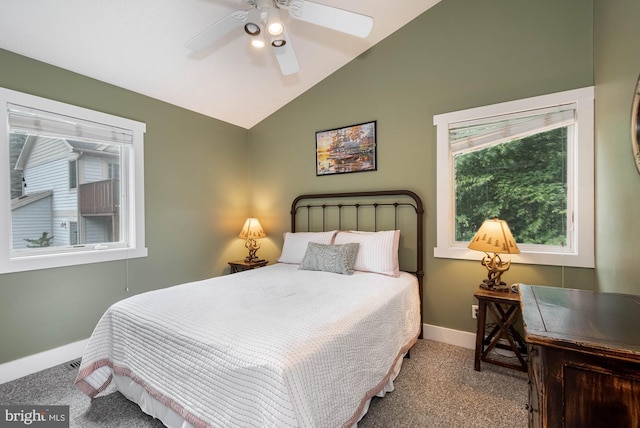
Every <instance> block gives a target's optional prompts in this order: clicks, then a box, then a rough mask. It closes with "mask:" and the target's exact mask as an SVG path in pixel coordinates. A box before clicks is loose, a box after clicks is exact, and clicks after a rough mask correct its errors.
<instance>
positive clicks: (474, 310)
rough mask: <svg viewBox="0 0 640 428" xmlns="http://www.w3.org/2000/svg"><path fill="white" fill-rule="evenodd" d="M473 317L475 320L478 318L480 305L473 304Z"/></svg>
mask: <svg viewBox="0 0 640 428" xmlns="http://www.w3.org/2000/svg"><path fill="white" fill-rule="evenodd" d="M471 318H473V319H474V320H475V319H477V318H478V305H471Z"/></svg>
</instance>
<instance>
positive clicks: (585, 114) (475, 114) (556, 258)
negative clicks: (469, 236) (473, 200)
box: [433, 87, 595, 268]
mask: <svg viewBox="0 0 640 428" xmlns="http://www.w3.org/2000/svg"><path fill="white" fill-rule="evenodd" d="M571 103H575V104H576V115H577V119H576V124H575V125H574V126H575V135H574V137H575V138H573V139H570V140H569V141H568V142H567V152H568V163H569V164H568V165H567V166H568V174H567V181H568V191H567V197H568V198H569V199H570V200H569V203H568V205H569V207H571V206H572V205H573V212H572V214H571V215H569V218H570V219H572V221H573V222H572V223H570V224H569V226H568V227H570V232H571V233H570V234H569V238H570V239H572V243H571V245H567V246H566V247H564V248H561V247H555V246H554V247H551V246H544V245H521V244H520V243H518V247H519V248H520V251H521V253H520V254H513V255H512V254H510V255H509V259H510V260H511V261H512V262H514V263H527V264H539V265H552V266H574V267H585V268H593V267H595V250H594V88H593V87H587V88H580V89H574V90H569V91H564V92H557V93H553V94H549V95H542V96H538V97H533V98H526V99H522V100H516V101H509V102H505V103H500V104H493V105H489V106H484V107H477V108H472V109H467V110H461V111H456V112H451V113H444V114H439V115H436V116H434V117H433V124H434V125H435V126H436V127H437V129H436V133H437V137H436V141H437V153H436V156H437V159H436V162H437V166H436V169H437V196H436V202H437V209H436V223H437V242H436V247H435V248H434V257H437V258H449V259H464V260H479V258H480V257H481V255H479V254H478V252H477V251H473V250H470V249H468V248H467V244H468V243H461V242H456V241H455V224H454V220H455V219H454V210H455V194H454V156H453V153H452V152H451V149H450V144H449V129H450V126H451V125H452V124H454V123H458V122H463V121H468V120H474V119H481V118H492V119H495V116H501V115H508V114H513V113H519V112H524V111H527V110H533V109H541V108H546V107H552V106H557V105H564V104H571ZM488 121H489V119H488ZM571 171H573V174H571ZM571 175H572V176H571ZM569 181H570V182H569Z"/></svg>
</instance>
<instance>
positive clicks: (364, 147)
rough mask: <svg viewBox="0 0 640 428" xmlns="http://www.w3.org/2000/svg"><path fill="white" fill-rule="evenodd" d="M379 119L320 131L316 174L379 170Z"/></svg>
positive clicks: (317, 142) (317, 145)
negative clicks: (377, 141)
mask: <svg viewBox="0 0 640 428" xmlns="http://www.w3.org/2000/svg"><path fill="white" fill-rule="evenodd" d="M376 149H377V146H376V121H375V120H374V121H372V122H366V123H360V124H358V125H350V126H345V127H344V128H336V129H330V130H327V131H318V132H316V175H318V176H319V175H332V174H344V173H348V172H362V171H375V170H376V169H377V159H376Z"/></svg>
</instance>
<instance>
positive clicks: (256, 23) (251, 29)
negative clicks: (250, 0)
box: [244, 9, 262, 36]
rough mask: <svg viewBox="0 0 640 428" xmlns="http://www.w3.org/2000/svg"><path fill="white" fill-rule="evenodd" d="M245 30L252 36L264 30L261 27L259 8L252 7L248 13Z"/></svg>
mask: <svg viewBox="0 0 640 428" xmlns="http://www.w3.org/2000/svg"><path fill="white" fill-rule="evenodd" d="M244 31H245V33H247V34H248V35H250V36H257V35H259V34H260V33H261V32H262V30H261V29H260V11H259V10H258V9H251V10H250V11H249V13H248V14H247V22H246V23H245V24H244Z"/></svg>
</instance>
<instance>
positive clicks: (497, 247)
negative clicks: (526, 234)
mask: <svg viewBox="0 0 640 428" xmlns="http://www.w3.org/2000/svg"><path fill="white" fill-rule="evenodd" d="M469 248H470V249H472V250H477V251H484V252H485V253H498V254H519V253H520V249H519V248H518V246H517V245H516V240H515V239H513V235H512V234H511V230H509V226H508V225H507V222H506V221H504V220H499V219H497V218H493V219H490V220H485V222H484V223H482V226H480V229H478V232H476V235H475V236H474V237H473V239H472V240H471V242H470V243H469Z"/></svg>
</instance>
